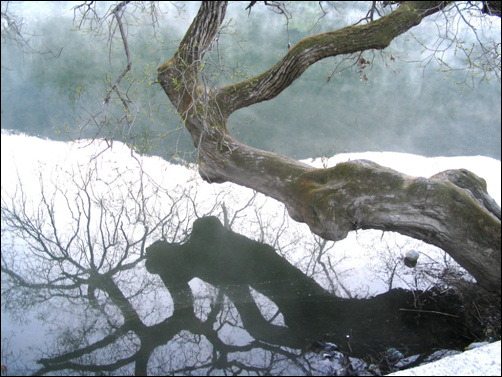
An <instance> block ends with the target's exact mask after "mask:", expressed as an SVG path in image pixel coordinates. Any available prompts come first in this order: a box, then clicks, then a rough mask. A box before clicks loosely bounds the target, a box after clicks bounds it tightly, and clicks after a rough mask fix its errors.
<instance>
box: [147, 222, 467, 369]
mask: <svg viewBox="0 0 502 377" xmlns="http://www.w3.org/2000/svg"><path fill="white" fill-rule="evenodd" d="M146 268H147V270H148V271H149V272H150V273H153V274H158V275H159V276H160V277H161V279H162V281H163V282H164V284H165V286H166V288H167V289H168V290H169V292H170V293H171V296H172V298H173V301H174V314H173V316H172V317H171V318H172V319H173V320H174V319H175V318H177V319H178V321H180V322H181V323H180V324H179V325H180V326H181V328H183V329H186V330H188V331H190V332H192V333H194V334H202V335H205V336H206V338H207V339H208V340H209V342H211V343H212V347H213V349H214V351H213V352H215V355H217V356H216V358H215V359H214V360H213V362H214V364H213V367H215V368H222V369H223V368H225V367H228V366H229V365H230V364H231V362H230V361H229V357H228V355H229V354H230V353H232V352H238V351H244V349H248V350H249V349H251V348H253V347H260V346H262V347H263V348H264V349H270V348H273V347H276V348H277V347H278V348H280V347H282V348H283V349H289V350H290V351H288V354H290V355H301V354H303V353H304V352H307V351H308V350H311V349H312V345H315V344H317V345H319V344H325V343H322V342H332V343H335V344H336V345H338V347H339V351H340V352H341V353H343V354H346V355H350V356H354V357H358V358H368V357H370V358H373V360H377V359H378V358H381V355H382V354H384V353H385V351H386V350H388V349H389V348H390V347H395V348H398V349H400V350H401V351H403V352H404V353H406V354H408V355H412V354H418V353H423V352H427V351H430V350H432V349H435V348H460V347H463V346H465V344H466V342H468V339H467V337H466V334H463V330H462V326H463V325H462V319H461V318H459V317H457V316H456V315H455V314H454V309H453V307H454V306H456V305H458V302H456V301H455V299H454V298H453V297H448V296H444V295H440V294H439V293H438V292H436V291H428V292H410V291H405V290H392V291H389V292H387V293H385V294H381V295H379V296H376V297H374V298H370V299H344V298H339V297H335V296H333V295H332V294H330V293H329V292H327V291H326V290H324V289H323V288H322V287H321V286H320V285H318V284H317V283H316V282H315V281H314V280H313V279H311V278H309V277H307V276H305V275H304V274H303V273H302V272H301V271H300V270H298V269H297V268H296V267H294V266H293V265H291V264H290V263H289V262H287V261H286V260H285V259H283V258H281V257H280V256H279V255H277V253H276V252H275V250H274V249H273V248H272V247H271V246H268V245H266V244H262V243H259V242H256V241H253V240H250V239H248V238H246V237H244V236H242V235H239V234H237V233H234V232H232V231H230V230H228V229H226V228H224V227H223V226H222V224H221V223H220V221H219V220H218V219H217V218H215V217H206V218H202V219H198V220H196V221H195V223H194V225H193V231H192V234H191V235H190V237H189V239H188V240H187V241H186V242H185V243H183V244H175V243H168V242H166V241H157V242H155V243H153V244H152V245H151V246H150V247H149V248H147V262H146ZM193 278H199V279H201V280H203V281H204V282H206V283H209V284H211V285H212V286H214V287H215V288H217V289H218V291H219V294H220V299H221V294H224V295H226V296H227V297H228V299H229V300H230V301H231V302H232V304H233V305H234V307H235V309H236V310H237V311H238V314H239V315H240V318H241V321H242V325H243V328H244V329H245V330H246V331H247V332H248V333H249V335H251V337H252V338H254V341H252V342H251V343H250V344H249V345H248V346H246V347H242V348H243V349H242V350H239V347H234V346H228V345H226V344H224V343H223V342H222V341H221V340H220V339H219V338H218V335H217V334H216V333H214V328H218V327H219V328H221V325H222V323H221V319H220V320H218V313H219V312H220V311H221V310H222V307H221V304H218V302H221V300H213V304H212V305H211V312H210V313H209V315H208V318H207V319H206V320H205V321H204V322H202V321H201V320H199V319H198V318H197V317H196V316H195V314H194V298H193V295H192V290H191V289H190V286H189V285H188V283H189V282H190V281H191V280H192V279H193ZM250 288H253V289H254V290H256V291H258V292H259V293H261V294H262V295H264V296H266V297H267V298H268V299H269V300H270V301H272V302H273V303H274V304H275V305H276V306H277V309H278V311H279V312H280V313H281V314H282V316H283V318H284V326H281V325H277V324H273V323H272V322H271V321H268V320H266V319H265V317H264V316H263V315H262V313H261V311H260V308H259V306H258V303H257V302H256V300H255V299H254V298H253V296H252V294H251V291H250ZM215 303H216V304H215ZM452 309H453V312H452ZM267 317H271V316H267ZM218 321H220V323H218ZM291 349H294V350H297V351H298V353H295V352H293V353H291ZM305 372H307V373H311V372H312V371H305Z"/></svg>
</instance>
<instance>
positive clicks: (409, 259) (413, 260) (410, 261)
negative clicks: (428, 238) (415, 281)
mask: <svg viewBox="0 0 502 377" xmlns="http://www.w3.org/2000/svg"><path fill="white" fill-rule="evenodd" d="M419 256H420V253H419V252H418V251H416V250H408V251H407V252H406V254H405V256H404V264H405V266H406V267H415V266H416V265H417V260H418V257H419Z"/></svg>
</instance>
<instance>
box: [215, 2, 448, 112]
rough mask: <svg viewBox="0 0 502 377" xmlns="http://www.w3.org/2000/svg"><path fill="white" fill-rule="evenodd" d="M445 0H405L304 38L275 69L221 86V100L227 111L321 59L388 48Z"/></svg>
mask: <svg viewBox="0 0 502 377" xmlns="http://www.w3.org/2000/svg"><path fill="white" fill-rule="evenodd" d="M443 5H444V2H443V1H415V2H405V3H403V4H402V5H401V6H400V7H399V8H398V9H397V10H396V11H394V12H392V13H391V14H389V15H387V16H385V17H382V18H380V19H378V20H376V21H373V22H371V23H368V24H365V25H359V26H349V27H346V28H343V29H340V30H335V31H330V32H327V33H323V34H318V35H314V36H312V37H309V38H304V39H302V40H301V41H300V42H298V43H297V44H296V45H295V46H293V47H292V48H291V49H290V50H289V51H288V53H287V54H286V55H285V56H284V57H283V58H282V59H281V60H280V61H279V62H278V63H277V64H276V65H274V66H273V67H272V68H271V69H269V70H268V71H266V72H264V73H262V74H259V75H257V76H254V77H251V78H250V79H247V80H245V81H242V82H239V83H236V84H230V85H227V86H225V87H223V88H220V91H219V94H218V101H219V102H220V103H221V104H222V106H221V107H222V108H224V109H225V115H226V116H229V115H230V114H231V113H232V112H234V111H236V110H238V109H240V108H243V107H247V106H250V105H252V104H255V103H258V102H261V101H266V100H270V99H272V98H274V97H276V96H277V95H279V94H280V93H281V92H282V91H283V90H284V89H286V88H287V87H288V86H290V85H291V84H292V83H293V82H294V81H295V80H296V79H297V78H299V77H300V76H301V75H302V74H303V72H305V70H307V68H309V67H310V66H311V65H313V64H314V63H316V62H318V61H319V60H322V59H325V58H328V57H334V56H338V55H344V54H351V53H354V52H358V51H365V50H369V49H378V50H381V49H384V48H386V47H387V46H388V45H389V44H390V42H391V41H392V40H393V39H394V38H396V37H397V36H399V35H401V34H403V33H404V32H406V31H408V30H409V29H410V28H412V27H413V26H416V25H418V24H419V23H420V22H421V21H422V19H423V18H424V17H425V16H428V15H430V14H433V13H436V12H438V11H440V10H441V9H442V8H443Z"/></svg>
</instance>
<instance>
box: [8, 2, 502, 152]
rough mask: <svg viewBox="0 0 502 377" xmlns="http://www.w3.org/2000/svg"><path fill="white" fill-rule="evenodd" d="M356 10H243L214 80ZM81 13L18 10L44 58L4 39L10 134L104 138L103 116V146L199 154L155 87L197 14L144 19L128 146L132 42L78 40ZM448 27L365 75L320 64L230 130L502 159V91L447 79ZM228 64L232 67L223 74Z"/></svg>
mask: <svg viewBox="0 0 502 377" xmlns="http://www.w3.org/2000/svg"><path fill="white" fill-rule="evenodd" d="M348 4H349V5H347V4H345V5H344V4H341V5H337V7H336V8H333V9H331V8H329V7H328V8H327V10H329V13H328V14H327V15H326V16H325V17H324V18H322V19H320V20H319V10H318V8H316V7H315V5H311V6H307V5H305V4H302V3H297V4H291V5H290V6H289V8H288V9H289V10H290V12H291V15H292V16H293V17H292V18H291V20H290V21H289V25H288V28H286V26H285V24H286V22H285V20H286V19H285V17H284V16H282V15H278V14H274V13H273V12H271V11H270V10H267V9H265V7H263V6H261V5H259V6H256V7H254V8H253V10H252V12H251V13H250V14H248V11H244V9H243V8H244V7H245V6H246V3H245V2H244V3H242V2H237V3H233V4H231V5H230V7H229V10H228V15H227V20H230V21H229V24H228V25H227V26H226V27H225V28H224V29H223V32H222V34H221V36H220V38H219V45H218V49H217V50H215V52H214V53H213V55H212V57H211V58H208V61H207V67H208V71H209V73H210V74H209V76H208V78H207V80H208V84H210V85H221V84H224V83H226V82H230V81H234V80H241V79H242V78H244V77H245V76H248V75H255V74H258V73H260V72H262V71H264V70H266V69H268V68H270V67H271V66H272V65H273V64H275V62H277V60H278V59H280V58H281V57H282V56H283V55H284V54H285V53H286V51H287V46H288V43H291V44H292V45H294V44H295V43H296V42H298V41H299V40H300V39H301V38H304V37H307V36H309V35H313V34H315V33H318V32H323V31H326V30H330V29H331V28H333V27H341V26H343V25H347V24H348V22H354V21H355V20H356V19H357V17H360V16H361V14H364V12H365V9H363V8H364V5H362V4H358V5H357V6H356V7H354V6H353V5H350V3H348ZM73 5H74V3H62V4H52V3H48V4H46V5H45V6H42V5H37V6H32V5H30V3H27V4H23V5H16V4H13V5H12V6H11V7H12V9H16V7H17V8H19V10H18V12H20V14H21V15H24V17H25V30H26V31H27V32H30V33H33V34H35V35H34V36H33V37H31V39H30V46H31V48H32V49H33V50H35V51H36V52H41V53H42V54H39V53H26V52H25V53H21V52H20V51H19V46H18V45H13V44H12V43H2V67H4V68H5V69H2V93H3V95H2V128H4V129H17V130H20V131H23V132H27V133H29V134H34V135H41V136H46V137H49V138H56V139H59V140H65V139H68V138H69V137H70V138H78V137H93V136H94V135H95V134H96V132H97V126H96V124H95V122H96V118H92V116H91V115H93V114H96V113H97V112H99V113H100V116H101V117H106V119H108V123H107V124H108V126H107V127H108V128H107V129H105V130H104V131H103V130H102V131H103V132H102V136H109V134H113V135H114V136H115V137H116V138H117V139H119V140H121V141H126V142H129V143H136V145H137V146H138V148H140V149H142V150H144V151H148V150H150V151H151V153H154V154H158V155H161V156H163V157H165V158H170V157H172V156H173V155H177V156H178V157H182V158H187V159H190V158H193V147H192V144H191V140H190V138H189V136H188V135H187V134H186V132H185V131H184V130H183V127H181V125H180V121H179V117H178V116H177V115H176V114H174V113H173V109H172V106H171V105H170V104H169V103H168V102H169V101H168V99H167V97H166V96H165V94H164V92H163V91H162V90H161V88H160V86H159V85H158V84H156V83H155V79H156V70H157V68H158V67H159V66H160V65H161V64H162V63H163V62H165V61H166V60H168V59H169V58H170V57H171V56H172V55H173V53H174V51H175V48H176V45H177V43H178V41H179V39H180V38H181V37H182V36H183V33H184V32H185V31H186V29H187V28H188V26H189V23H190V22H191V19H192V17H193V15H194V14H195V13H196V10H197V4H194V2H191V3H189V5H186V6H185V7H184V8H183V9H181V8H180V9H178V8H176V7H174V6H173V5H162V6H161V9H162V10H163V11H164V12H165V13H164V15H163V17H162V18H159V25H158V28H157V29H155V30H154V29H153V28H152V27H151V26H149V25H148V24H149V23H151V18H149V17H148V16H147V15H142V16H140V15H139V14H138V15H137V18H135V19H134V22H132V20H131V22H130V23H129V26H128V27H129V29H128V37H129V43H130V45H131V54H132V62H133V68H132V71H131V72H130V73H129V74H128V80H127V83H123V84H122V86H123V90H124V92H126V91H127V95H128V98H130V99H131V100H132V101H133V103H134V108H133V114H134V116H135V120H134V121H135V123H134V127H133V128H132V132H131V133H130V134H129V133H127V134H126V135H125V136H124V137H125V139H122V138H121V137H120V135H119V134H120V131H122V132H123V128H122V126H116V124H115V123H114V119H119V118H120V117H121V112H120V106H121V105H120V101H119V100H118V99H117V98H112V100H111V101H110V103H109V104H108V105H107V106H104V107H103V106H102V100H103V98H104V97H105V95H106V88H107V86H109V85H110V80H111V82H113V81H114V80H115V78H116V77H117V76H118V75H119V73H120V72H121V70H122V69H123V66H122V65H123V64H124V61H125V60H124V54H123V51H122V45H121V43H120V40H119V39H118V35H116V38H115V39H114V41H113V43H112V45H111V47H110V45H109V44H108V43H107V42H108V39H107V37H106V35H97V34H95V33H93V32H91V33H87V32H85V30H83V31H78V30H75V27H74V25H73V12H71V11H70V10H69V9H71V6H73ZM101 7H102V8H103V9H105V8H106V7H108V5H101ZM37 15H39V16H38V17H37ZM316 21H318V22H316ZM475 21H476V20H471V22H475ZM489 21H490V22H491V24H490V25H489V24H483V27H484V28H483V29H481V30H482V35H483V37H486V38H487V39H490V38H491V39H494V40H495V41H497V40H498V41H499V43H500V20H499V19H496V18H494V19H490V20H489ZM444 22H445V21H444V19H442V16H433V17H431V18H430V19H427V20H426V21H424V22H423V23H422V24H421V25H419V26H418V27H416V28H414V29H412V31H411V32H408V33H405V34H404V35H402V36H400V37H399V38H397V39H396V40H395V41H393V42H392V44H391V46H389V47H388V48H387V49H386V50H385V51H384V52H383V53H382V52H378V51H375V52H371V51H369V52H365V53H364V54H363V57H365V58H366V59H367V60H369V61H371V64H370V65H369V66H368V67H367V68H365V69H364V71H361V70H360V69H359V68H358V67H357V66H355V67H353V68H351V69H347V70H344V71H343V72H342V73H340V74H337V73H335V74H334V75H333V76H332V74H333V71H334V69H335V67H336V66H337V64H338V63H339V62H340V60H341V59H340V58H338V59H335V60H334V59H326V60H324V61H322V62H319V63H317V64H315V65H314V66H313V67H311V68H309V69H308V70H307V71H306V72H305V73H304V74H303V75H302V76H301V77H300V78H299V79H298V80H297V81H296V82H295V83H293V85H291V87H289V88H288V89H287V90H285V91H284V92H283V93H281V95H280V96H279V97H277V98H275V99H273V100H271V101H268V102H264V103H260V104H257V105H254V106H252V107H249V108H245V109H242V110H240V111H238V112H236V113H235V114H233V115H232V116H231V118H230V120H229V124H228V127H229V130H230V132H232V133H233V134H234V135H235V136H236V137H237V138H238V139H240V140H241V141H243V142H245V143H248V144H250V145H252V146H254V147H258V148H263V149H267V150H270V151H274V152H278V153H282V154H287V155H289V156H292V157H295V158H308V157H321V156H332V155H334V154H335V153H342V152H364V151H395V152H407V153H414V154H420V155H425V156H455V155H485V156H491V157H494V158H497V159H500V137H501V134H500V128H501V127H500V119H501V113H500V111H501V110H500V96H501V87H500V82H498V81H497V80H496V79H494V78H493V77H492V78H491V79H490V80H489V81H488V80H483V78H482V76H483V75H477V76H473V75H472V74H469V73H468V72H466V71H464V70H458V71H456V70H454V71H452V72H444V71H447V68H446V66H440V65H439V64H438V61H437V59H431V58H430V52H428V51H427V50H425V48H424V47H423V46H422V45H421V44H420V43H427V44H428V45H429V46H436V47H437V48H438V49H442V48H443V46H444V45H446V44H447V42H443V43H440V42H438V36H437V32H438V28H439V27H441V26H443V25H444ZM459 25H460V26H458V28H459V30H460V31H459V32H458V33H459V35H458V37H457V38H458V39H459V40H461V39H462V38H463V39H465V41H466V43H470V41H473V42H474V41H475V39H473V38H474V37H473V35H472V33H471V34H469V30H464V29H466V27H465V25H462V23H459ZM449 27H450V28H451V29H453V27H452V26H451V25H450V26H449ZM456 27H457V26H456ZM84 29H85V28H84ZM105 31H106V30H105V29H103V30H102V32H105ZM453 31H455V30H452V32H453ZM480 34H481V32H480ZM419 42H420V43H419ZM455 51H456V53H455ZM439 57H440V58H442V59H444V60H445V61H446V62H447V63H448V64H449V65H450V67H451V68H453V69H457V68H460V67H462V66H463V65H465V58H464V57H463V56H462V54H461V53H459V52H458V49H455V46H452V48H450V49H449V50H447V51H446V52H444V53H441V54H439ZM219 61H222V62H224V67H225V69H224V70H222V69H221V67H216V66H214V64H216V62H219ZM410 61H422V62H421V63H418V62H417V63H412V62H410ZM212 64H213V66H212ZM344 67H346V65H344V64H342V65H341V66H339V70H340V69H343V68H344ZM211 72H212V74H211ZM474 73H476V72H474ZM476 74H477V73H476ZM489 77H490V76H489ZM328 78H330V79H329V82H328ZM115 127H118V128H115ZM118 130H120V131H118ZM131 137H132V138H131ZM146 145H148V146H147V147H146Z"/></svg>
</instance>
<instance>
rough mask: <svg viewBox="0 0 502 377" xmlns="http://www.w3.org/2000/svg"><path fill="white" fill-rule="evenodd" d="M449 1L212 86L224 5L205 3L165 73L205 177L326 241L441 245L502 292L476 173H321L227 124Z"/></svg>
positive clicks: (351, 165)
mask: <svg viewBox="0 0 502 377" xmlns="http://www.w3.org/2000/svg"><path fill="white" fill-rule="evenodd" d="M445 5H446V3H445V2H442V1H438V2H422V1H420V2H402V3H401V4H400V6H399V7H398V8H397V9H396V10H394V11H392V12H391V13H390V14H388V15H386V16H383V17H381V18H379V19H377V20H375V21H371V22H369V23H367V24H364V25H357V26H350V27H346V28H343V29H340V30H335V31H331V32H327V33H323V34H319V35H315V36H312V37H309V38H305V39H303V40H301V41H300V42H298V43H297V44H296V45H295V46H293V47H292V48H291V49H290V50H289V51H288V52H287V53H286V55H285V56H284V57H283V58H282V59H280V60H279V62H278V63H277V64H275V65H274V66H273V67H272V68H270V69H269V70H267V71H265V72H263V73H262V74H259V75H257V76H254V77H251V78H249V79H247V80H244V81H241V82H237V83H234V84H229V85H226V86H223V87H220V88H211V87H209V86H207V85H205V81H204V80H203V74H202V72H203V70H204V64H203V62H204V56H205V54H207V53H209V52H210V51H211V49H212V47H213V46H214V44H215V43H216V41H217V38H218V31H219V27H220V26H221V24H222V22H223V20H224V18H225V12H226V7H227V3H226V2H222V1H212V2H203V3H202V5H201V7H200V10H199V13H198V14H197V16H196V17H195V19H194V21H193V23H192V25H191V26H190V28H189V29H188V31H187V33H186V35H185V37H184V38H183V40H182V41H181V43H180V45H179V48H178V51H177V53H176V54H175V55H174V57H173V58H172V59H171V60H169V61H168V62H167V63H165V64H164V65H163V66H162V67H160V68H159V70H158V72H159V81H160V83H161V85H162V87H163V89H164V90H165V92H166V94H167V95H168V97H169V98H170V100H171V102H172V103H173V104H174V106H175V107H176V108H177V110H178V112H179V113H180V115H181V117H182V119H183V121H184V122H185V126H186V127H187V129H188V131H189V132H190V134H191V136H192V140H193V142H194V145H195V146H196V148H197V149H198V152H199V163H200V167H199V171H200V174H201V176H202V177H203V178H204V179H205V180H207V181H208V182H215V183H220V182H227V181H229V182H234V183H236V184H239V185H243V186H246V187H249V188H252V189H254V190H257V191H259V192H261V193H263V194H265V195H268V196H270V197H273V198H275V199H277V200H279V201H281V202H283V203H284V204H285V205H286V207H287V208H288V211H289V214H290V216H291V217H292V218H293V219H295V220H296V221H300V222H305V223H306V224H308V226H309V227H310V229H311V230H312V231H313V232H314V233H315V234H318V235H320V236H321V237H323V238H325V239H330V240H340V239H343V238H345V237H346V236H347V234H348V232H349V231H352V230H357V229H381V230H384V231H396V232H399V233H401V234H404V235H408V236H411V237H414V238H417V239H420V240H423V241H425V242H428V243H430V244H433V245H436V246H438V247H440V248H442V249H443V250H445V251H447V252H448V253H449V254H450V255H451V256H452V257H453V258H454V259H455V260H456V261H457V262H458V263H459V264H460V265H462V266H463V267H464V268H465V269H466V270H468V271H469V272H470V273H471V274H472V275H473V276H474V277H475V278H476V280H477V281H478V283H479V284H480V285H481V286H483V287H484V288H486V289H487V290H490V291H496V292H498V293H500V286H501V278H500V277H501V273H500V262H501V258H500V256H501V251H500V248H501V235H500V234H501V233H500V231H501V227H500V207H498V205H497V204H496V203H495V202H494V201H493V199H492V198H490V197H489V195H488V194H487V192H486V184H485V183H484V181H483V180H482V179H481V178H479V177H477V176H475V175H474V174H473V173H470V172H468V171H465V170H455V171H447V172H443V173H440V174H437V175H435V176H434V177H431V178H429V179H425V178H415V177H410V176H407V175H405V174H401V173H398V172H396V171H393V170H391V169H388V168H385V167H382V166H379V165H377V164H375V163H372V162H369V161H350V162H346V163H342V164H338V165H337V166H335V167H333V168H330V169H314V168H313V167H311V166H309V165H306V164H304V163H302V162H299V161H297V160H294V159H292V158H289V157H285V156H280V155H277V154H274V153H270V152H267V151H262V150H258V149H255V148H252V147H249V146H247V145H244V144H242V143H241V142H239V141H237V140H236V139H234V138H233V137H232V135H230V133H229V131H228V129H227V126H226V123H227V119H228V117H229V116H230V115H231V114H232V113H233V112H235V111H236V110H238V109H241V108H244V107H247V106H250V105H252V104H255V103H259V102H261V101H266V100H270V99H272V98H274V97H276V96H277V95H279V94H280V93H281V92H282V91H283V90H284V89H286V88H287V87H288V86H290V85H291V84H292V83H293V82H294V81H295V80H296V79H297V78H298V77H300V76H301V74H302V73H303V72H305V70H306V69H307V68H308V67H310V66H311V65H312V64H314V63H316V62H317V61H319V60H322V59H325V58H327V57H333V56H338V55H342V54H350V53H355V52H358V51H365V50H370V49H384V48H386V47H387V46H388V45H389V44H390V42H391V41H392V40H393V39H394V38H396V37H397V36H399V35H401V34H403V33H404V32H406V31H408V30H410V29H411V28H413V27H414V26H417V25H419V24H420V22H421V21H422V19H423V18H424V17H427V16H430V15H432V14H434V13H437V12H440V11H442V10H443V9H444V7H445ZM292 141H293V142H299V141H298V140H295V139H293V140H292Z"/></svg>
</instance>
